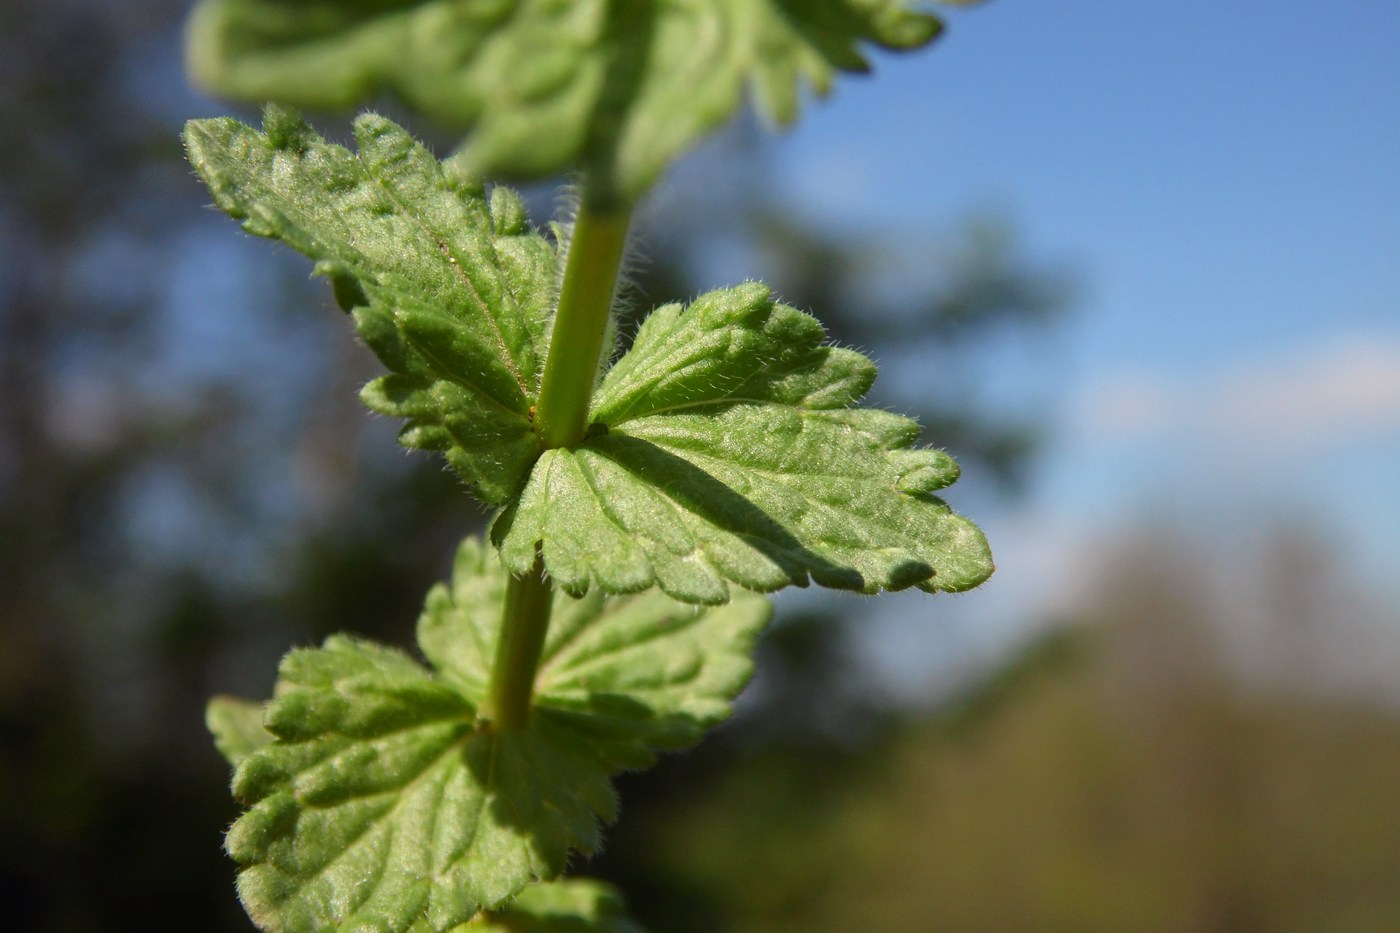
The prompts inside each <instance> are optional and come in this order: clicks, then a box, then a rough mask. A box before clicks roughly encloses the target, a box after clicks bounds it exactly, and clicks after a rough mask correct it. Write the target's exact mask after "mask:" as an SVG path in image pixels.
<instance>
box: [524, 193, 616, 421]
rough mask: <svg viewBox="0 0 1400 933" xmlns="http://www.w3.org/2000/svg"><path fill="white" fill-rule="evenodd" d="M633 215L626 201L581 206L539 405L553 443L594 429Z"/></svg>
mask: <svg viewBox="0 0 1400 933" xmlns="http://www.w3.org/2000/svg"><path fill="white" fill-rule="evenodd" d="M630 216H631V210H630V208H629V207H627V206H626V205H620V204H618V203H616V202H609V203H606V204H598V203H592V202H590V200H589V198H588V196H587V195H586V194H585V196H584V198H583V201H582V204H581V205H580V206H579V212H578V217H577V218H576V219H575V221H574V229H573V234H572V236H571V237H570V239H569V258H568V261H567V263H566V264H565V266H564V283H563V286H562V287H561V288H560V291H559V309H558V311H557V312H556V313H555V315H554V333H553V336H552V337H551V338H550V342H549V356H548V358H547V359H546V360H545V365H544V376H543V378H542V380H541V382H540V397H539V401H538V402H537V403H536V405H535V433H536V434H538V435H539V437H540V440H541V441H542V442H543V444H544V446H545V447H547V448H552V447H569V446H572V445H574V444H577V443H578V442H579V441H581V440H583V434H584V432H585V431H586V430H587V429H588V423H587V422H588V405H589V402H590V401H591V400H592V396H593V380H594V378H595V377H596V376H597V374H598V357H599V355H600V354H601V352H602V349H603V334H604V333H605V332H606V331H607V325H608V316H609V315H610V314H611V313H612V302H613V294H614V292H615V291H616V290H617V272H618V268H619V267H620V266H621V265H622V250H623V247H624V246H626V244H627V223H628V220H629V219H630Z"/></svg>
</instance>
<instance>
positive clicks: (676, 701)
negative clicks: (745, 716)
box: [208, 539, 770, 933]
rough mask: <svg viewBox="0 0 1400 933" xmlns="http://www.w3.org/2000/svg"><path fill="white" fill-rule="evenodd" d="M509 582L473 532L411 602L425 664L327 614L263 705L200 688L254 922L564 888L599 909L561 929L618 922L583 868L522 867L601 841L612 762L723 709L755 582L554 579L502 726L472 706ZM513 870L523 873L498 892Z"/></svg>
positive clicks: (308, 930)
mask: <svg viewBox="0 0 1400 933" xmlns="http://www.w3.org/2000/svg"><path fill="white" fill-rule="evenodd" d="M506 583H507V574H506V572H505V571H504V570H503V569H502V568H501V567H500V565H499V563H498V562H497V560H496V558H495V555H494V553H492V551H491V549H490V548H488V547H485V546H483V544H482V543H481V542H479V541H477V540H475V539H468V540H467V541H465V542H463V544H462V546H461V548H460V549H459V551H458V554H457V559H456V564H455V568H454V573H453V580H452V584H451V587H450V588H449V587H446V586H438V587H435V588H434V589H433V590H432V591H431V592H430V593H429V595H428V598H427V604H426V607H425V609H424V612H423V615H422V617H421V619H420V620H419V623H418V644H419V647H420V648H421V649H422V651H423V654H424V655H425V656H426V657H427V659H428V661H429V662H430V663H431V665H432V667H431V669H429V668H425V667H424V666H422V665H421V664H419V663H418V662H417V661H415V660H413V659H412V658H410V657H408V656H407V655H405V654H403V653H402V652H398V651H395V650H392V649H389V648H384V647H380V646H376V645H372V644H369V643H366V642H363V641H358V640H355V639H351V638H348V637H345V636H335V637H332V638H330V639H329V640H327V641H326V643H325V644H324V645H323V646H322V647H320V648H311V649H302V650H297V651H293V652H292V653H291V654H289V655H288V656H287V657H286V658H285V659H284V660H283V662H282V666H281V669H280V672H279V678H278V683H277V687H276V690H275V693H274V697H273V699H272V700H271V701H269V702H268V703H267V704H266V705H264V706H258V705H256V704H252V703H248V702H246V701H241V700H233V699H229V698H220V699H216V700H215V701H214V702H213V703H211V705H210V708H209V714H208V721H209V726H210V729H211V731H212V732H213V733H214V735H215V738H216V742H217V744H218V746H219V749H220V751H222V752H223V753H224V755H225V756H226V757H227V758H228V759H229V761H230V763H232V764H234V765H235V773H234V779H233V792H234V795H235V796H236V797H237V798H238V799H239V800H240V801H242V802H243V803H244V804H245V805H247V807H248V809H247V811H246V812H245V813H244V814H243V815H242V816H241V817H239V819H238V821H237V822H235V823H234V825H233V827H232V829H230V831H229V834H228V838H227V847H228V851H229V854H230V855H232V856H233V858H234V860H235V861H237V862H238V863H239V864H240V866H241V871H240V873H239V877H238V889H239V895H240V897H241V898H242V900H243V903H244V906H245V907H246V908H247V910H248V913H249V915H250V916H251V917H252V918H253V920H254V922H256V923H258V925H259V926H260V927H261V928H263V929H266V930H274V931H290V933H303V931H304V933H312V931H323V930H328V929H347V930H348V929H356V930H359V929H366V930H370V929H372V930H380V931H386V933H404V931H412V933H428V931H433V933H442V931H446V930H452V929H454V928H456V927H457V926H458V925H460V924H465V923H468V922H469V921H472V920H473V918H476V921H477V924H482V923H484V924H485V925H486V926H485V928H486V929H492V928H493V927H492V926H491V925H490V923H489V922H488V921H489V920H490V918H489V916H486V915H483V914H482V911H488V912H489V911H496V912H498V913H500V912H503V911H505V912H508V911H512V910H515V911H525V912H526V913H528V914H530V916H535V915H536V914H540V912H541V911H546V909H547V908H550V905H551V904H553V905H554V908H550V909H555V908H557V910H558V911H562V912H563V913H564V914H565V915H567V916H572V915H568V913H567V911H563V908H562V907H560V905H561V904H573V905H574V908H571V909H572V910H575V914H577V916H575V917H574V919H577V918H578V917H585V919H586V916H587V911H585V910H584V908H585V907H586V908H587V910H588V911H592V912H593V915H594V916H595V920H596V922H595V923H593V925H591V926H590V925H584V926H581V927H580V926H577V925H576V926H572V927H570V926H563V927H559V929H560V930H565V929H579V930H597V931H600V933H601V931H607V930H616V931H622V930H624V929H626V927H625V926H624V925H622V924H623V921H622V920H621V919H620V911H619V909H618V908H617V905H616V903H615V899H614V900H611V901H610V900H608V898H606V897H602V896H601V895H600V894H599V892H598V890H597V889H595V888H585V887H579V888H571V889H568V890H564V891H561V890H558V889H556V890H554V891H552V892H548V893H546V892H543V891H535V890H534V889H530V888H527V886H528V885H531V884H533V883H535V882H538V881H542V880H549V879H553V878H555V877H557V876H558V875H559V874H560V872H561V871H562V870H563V868H564V865H565V862H566V860H567V858H568V855H569V853H570V852H580V853H585V854H586V853H590V852H592V851H594V850H595V849H596V848H597V846H598V841H599V840H598V829H599V824H600V822H609V821H611V820H612V819H613V818H614V817H615V815H616V800H615V797H614V792H613V789H612V786H611V782H610V780H609V777H610V775H612V774H615V773H616V772H618V771H621V770H626V769H637V768H644V767H647V766H649V765H650V764H651V763H652V762H653V761H654V759H655V755H656V753H657V752H658V751H661V750H668V749H678V748H684V747H686V746H689V745H691V744H693V743H695V742H696V741H698V740H699V739H700V737H701V736H702V735H703V734H704V732H705V731H706V729H708V728H710V727H711V726H713V725H714V724H716V723H717V722H719V721H720V720H722V719H724V718H725V717H726V716H727V715H728V714H729V709H730V707H729V701H730V700H731V699H732V698H733V697H734V696H735V695H737V693H738V692H739V690H740V689H741V688H742V687H743V685H744V684H745V682H746V681H747V680H748V678H749V676H750V675H751V673H752V668H753V664H752V661H751V660H750V655H751V651H752V646H753V641H754V639H755V638H756V637H757V635H758V632H759V630H760V629H761V628H762V627H763V625H764V624H765V623H766V622H767V620H768V617H769V612H770V610H769V606H768V602H767V600H765V599H763V598H762V597H760V596H756V595H752V594H750V595H744V596H740V597H737V598H736V599H735V600H734V601H732V602H731V603H729V604H728V605H726V606H722V607H716V608H709V609H705V608H697V607H694V606H689V605H686V604H683V603H678V602H676V601H674V600H671V599H668V598H667V597H665V596H664V595H662V594H661V593H658V592H655V591H652V592H649V593H645V594H641V595H638V596H633V597H624V598H615V599H611V600H608V601H606V602H605V600H604V596H603V594H602V593H601V592H595V593H592V594H589V595H588V596H587V597H585V598H583V599H574V598H572V597H570V596H568V595H566V594H564V593H558V594H556V597H555V603H554V620H553V624H552V625H551V627H550V631H549V636H548V639H547V641H546V643H545V648H544V653H543V657H542V660H541V665H540V668H539V674H538V677H537V680H536V700H535V707H534V710H533V713H532V716H531V721H530V724H529V726H528V727H527V728H525V729H520V730H511V729H500V728H496V727H494V726H493V725H492V724H491V723H490V722H489V721H486V720H484V719H483V718H482V716H481V713H480V711H481V709H482V705H483V702H484V701H485V698H486V692H487V683H488V680H489V670H490V664H491V659H492V657H493V656H494V653H495V649H496V641H497V638H498V634H499V630H500V620H501V617H502V602H503V599H504V594H505V590H506ZM522 889H524V890H526V891H527V892H533V893H526V894H523V895H521V897H520V899H519V900H517V901H515V902H514V903H512V898H514V897H515V896H516V895H517V893H519V892H521V891H522ZM561 898H562V900H561ZM589 904H592V905H593V906H591V907H588V905H589ZM567 916H566V918H567ZM536 919H538V917H536ZM502 922H504V921H502ZM478 928H479V927H478V926H477V925H473V926H471V929H478ZM509 928H510V929H517V928H519V927H517V926H509ZM524 928H526V929H534V928H535V927H529V926H525V927H524ZM538 929H540V930H549V929H554V928H553V927H550V926H539V927H538Z"/></svg>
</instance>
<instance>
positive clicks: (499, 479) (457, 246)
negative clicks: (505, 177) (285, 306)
mask: <svg viewBox="0 0 1400 933" xmlns="http://www.w3.org/2000/svg"><path fill="white" fill-rule="evenodd" d="M263 126H264V132H261V133H260V132H258V131H257V130H254V129H253V128H251V127H248V126H245V125H243V124H241V123H239V122H237V121H235V120H231V119H215V120H196V121H191V122H190V123H189V124H188V125H187V126H186V129H185V145H186V147H187V149H188V151H189V158H190V162H191V163H192V164H193V165H194V167H195V170H196V171H197V172H198V173H199V175H200V177H201V178H202V179H203V180H204V182H205V184H206V185H208V187H209V190H210V192H211V193H212V194H213V196H214V201H215V203H216V204H217V205H218V206H219V207H220V208H222V209H223V210H224V211H226V212H227V213H229V214H230V215H232V216H233V217H235V218H237V219H239V220H242V221H243V227H244V229H245V230H247V231H249V232H250V233H254V234H256V235H258V236H264V237H272V238H275V239H279V240H281V241H283V242H284V243H286V244H287V245H289V246H291V247H292V248H293V249H295V250H297V251H298V252H300V253H303V254H305V255H306V256H309V257H310V258H312V259H314V260H315V261H316V266H315V270H316V272H317V273H318V274H320V275H324V276H327V277H328V278H330V279H331V281H332V284H333V285H334V288H335V294H336V297H337V300H339V301H340V302H341V304H342V305H343V306H346V307H347V308H349V307H353V313H354V318H355V324H356V326H357V328H358V329H359V332H360V335H361V336H362V337H363V338H364V341H365V342H366V343H367V344H369V346H370V347H371V348H372V349H373V350H374V351H375V353H376V354H377V355H378V356H379V358H380V359H381V360H382V361H383V362H384V363H385V365H386V366H388V368H389V369H390V370H391V374H390V375H387V376H384V377H382V378H379V379H376V380H374V381H373V382H371V383H370V384H369V385H368V386H366V387H365V390H364V392H363V393H362V397H363V399H364V401H365V404H366V405H368V406H369V407H370V408H371V409H373V410H374V411H376V412H379V413H382V414H387V415H394V416H397V417H401V418H405V419H407V420H408V426H407V427H406V428H405V429H404V431H403V433H402V434H401V435H400V440H401V441H402V442H403V443H404V444H405V445H407V446H409V447H418V448H425V449H431V450H440V451H442V452H443V453H444V454H445V455H446V457H447V460H448V462H449V463H450V464H451V465H452V466H453V467H454V468H455V469H456V470H457V472H458V473H460V474H461V475H462V477H463V478H464V479H466V480H467V482H469V483H471V484H472V485H473V486H475V487H476V490H477V491H478V493H479V494H480V496H481V497H482V498H483V499H485V500H486V501H487V502H489V503H494V504H499V503H502V502H505V501H506V500H507V499H509V497H510V496H511V495H512V494H513V493H514V492H515V491H516V490H517V489H518V488H519V485H520V482H521V480H522V479H523V478H524V475H525V472H526V471H527V470H528V469H529V467H530V465H531V464H532V463H533V462H534V460H535V458H536V457H537V456H538V454H539V444H538V442H537V440H536V438H535V436H534V434H533V433H532V431H531V425H530V400H531V399H532V398H533V397H534V395H535V394H536V392H537V391H538V382H539V369H540V365H541V361H542V360H543V358H544V353H545V350H546V348H547V345H548V330H549V320H550V316H551V314H552V313H553V305H554V279H555V267H556V256H555V251H554V247H553V246H552V245H551V244H550V243H549V242H548V241H546V240H545V239H544V238H543V237H541V236H539V235H538V234H536V233H535V232H533V231H532V230H531V229H530V228H529V226H528V224H527V223H526V222H525V221H524V211H523V208H521V206H520V203H519V199H518V198H517V197H515V196H514V195H513V194H512V193H510V192H509V191H506V190H505V189H502V188H498V189H496V190H495V191H493V192H492V195H491V199H490V202H489V204H488V201H487V199H486V195H485V192H484V190H483V189H482V187H481V186H480V185H479V184H477V183H475V182H472V181H470V180H466V179H464V178H462V177H459V176H456V175H454V174H451V173H448V172H446V171H444V169H443V167H442V166H441V165H440V164H439V163H438V162H437V160H436V159H434V158H433V156H432V155H431V154H430V153H429V152H428V151H427V150H426V149H424V148H423V147H422V146H421V145H419V144H417V143H416V142H414V140H413V139H412V138H411V137H410V136H409V135H408V134H407V133H405V132H404V131H403V130H402V129H400V128H399V127H398V126H395V125H394V124H393V123H391V122H389V121H388V120H385V119H384V118H382V117H379V116H375V115H373V114H367V115H364V116H361V117H360V118H359V119H357V120H356V121H355V138H356V141H357V145H358V148H359V152H358V154H356V153H352V152H350V151H348V150H346V149H344V148H342V147H340V146H337V145H334V144H331V143H328V142H326V141H325V140H324V139H322V138H321V137H320V136H318V135H316V133H315V132H314V131H312V130H311V128H310V127H308V126H307V125H306V123H305V122H303V121H302V120H301V118H300V117H298V116H297V115H295V114H293V113H291V112H289V111H286V110H282V109H280V108H277V107H269V108H268V109H267V111H266V113H265V115H264V122H263Z"/></svg>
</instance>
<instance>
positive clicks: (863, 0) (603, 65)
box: [188, 0, 942, 198]
mask: <svg viewBox="0 0 1400 933" xmlns="http://www.w3.org/2000/svg"><path fill="white" fill-rule="evenodd" d="M912 7H913V4H911V3H910V2H908V0H830V2H825V3H805V2H801V0H720V2H717V0H668V2H665V3H658V2H656V0H614V2H607V0H575V2H566V3H561V2H558V0H515V2H511V0H358V2H353V3H345V2H336V0H203V2H202V3H200V4H199V5H198V6H197V7H196V9H195V14H194V16H193V18H192V20H191V23H190V30H189V43H188V58H189V63H190V68H191V71H192V73H193V74H194V76H195V78H196V79H197V80H198V81H199V82H201V83H202V84H204V85H205V86H206V87H208V88H210V89H211V90H213V91H214V92H216V93H219V94H224V95H228V96H231V97H236V98H241V99H244V100H252V101H264V100H277V101H282V102H286V103H291V104H296V105H298V106H307V107H349V106H351V105H353V104H356V103H359V102H362V101H365V100H368V99H371V98H373V97H374V96H375V95H377V94H378V93H380V92H382V91H390V92H392V93H394V94H396V95H398V96H399V97H401V98H403V100H404V101H405V102H407V103H408V104H409V105H410V106H412V107H414V108H416V109H419V110H421V111H423V112H425V113H427V114H429V115H432V116H434V117H436V118H439V119H442V120H445V121H447V122H449V123H452V124H454V125H460V126H469V127H470V128H471V135H470V136H469V137H468V140H467V144H466V148H465V150H464V157H465V159H466V161H467V163H468V164H469V165H470V166H471V167H472V168H473V169H474V170H476V171H480V172H482V173H484V174H487V175H493V176H495V175H512V176H528V177H534V176H540V175H548V174H553V173H557V172H560V171H563V170H567V169H570V168H577V167H585V168H587V169H588V170H589V171H590V173H592V174H593V175H594V181H595V182H596V183H598V184H601V185H604V186H608V187H612V188H615V189H616V191H617V192H618V193H620V194H622V195H623V196H625V197H629V198H631V197H636V196H637V195H638V194H640V193H641V192H642V191H643V190H644V189H645V188H646V187H647V186H649V185H650V184H651V183H652V182H653V181H655V179H656V177H657V176H658V175H659V174H660V173H661V172H662V171H663V170H664V169H665V167H666V166H667V165H669V164H670V163H671V161H672V160H674V159H675V158H676V157H677V156H678V155H680V154H681V153H683V152H684V151H685V150H687V149H689V148H690V147H691V146H692V145H693V144H694V143H695V142H696V141H697V140H698V139H699V138H700V137H702V136H703V135H704V134H706V133H707V132H709V131H710V130H712V129H713V128H714V127H716V126H717V125H719V124H721V123H723V122H724V121H725V120H727V119H728V118H729V117H730V116H732V115H733V114H734V112H735V110H736V109H737V108H738V107H739V105H740V103H741V102H742V101H743V98H744V95H745V92H746V91H751V92H752V94H753V97H754V100H755V102H756V103H757V105H758V107H759V109H760V110H761V111H762V112H763V113H764V114H765V115H766V116H768V117H769V118H770V119H771V120H773V121H774V122H777V123H789V122H791V121H792V120H793V119H794V118H795V117H796V115H797V111H798V102H799V97H800V92H801V88H802V86H803V84H804V83H805V84H807V85H809V86H811V87H812V88H813V89H815V90H816V91H817V92H818V93H826V92H827V91H828V90H829V89H830V87H831V85H832V81H833V79H834V77H835V75H836V73H837V72H838V71H853V72H860V71H865V70H866V69H867V68H868V65H867V63H866V59H865V57H864V55H863V54H862V51H861V48H860V47H861V46H862V45H863V44H874V45H879V46H882V47H885V48H889V49H910V48H917V47H919V46H922V45H924V44H926V43H928V42H929V41H930V40H932V39H933V38H934V37H935V36H936V35H938V33H939V32H940V31H941V29H942V24H941V23H940V21H939V20H938V19H937V18H936V17H934V16H932V15H930V14H929V13H927V12H923V11H919V10H916V9H913V8H912Z"/></svg>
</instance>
